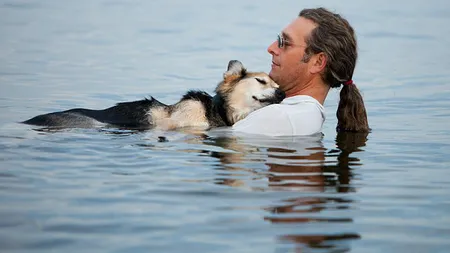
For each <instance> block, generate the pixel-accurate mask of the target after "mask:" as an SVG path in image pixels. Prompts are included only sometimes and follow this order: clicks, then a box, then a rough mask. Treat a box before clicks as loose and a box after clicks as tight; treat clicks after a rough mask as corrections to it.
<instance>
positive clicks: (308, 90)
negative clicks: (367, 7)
mask: <svg viewBox="0 0 450 253" xmlns="http://www.w3.org/2000/svg"><path fill="white" fill-rule="evenodd" d="M267 51H268V52H269V53H270V54H271V55H272V69H271V71H270V74H269V75H270V77H271V78H272V79H273V80H274V81H275V82H277V83H278V84H279V85H280V88H281V89H282V90H284V91H285V92H286V99H285V100H283V102H281V104H276V105H270V106H267V107H264V108H262V109H260V110H257V111H255V112H253V113H251V114H250V115H249V116H248V117H247V118H245V119H243V120H241V121H239V122H237V123H236V124H235V125H233V129H234V130H236V131H238V132H247V133H254V134H264V135H271V136H284V135H311V134H315V133H319V132H321V131H322V125H323V122H324V121H325V113H324V107H323V103H324V102H325V99H326V97H327V94H328V91H329V90H330V88H339V87H340V86H341V84H342V85H343V87H342V89H341V92H340V102H339V106H338V110H337V113H336V115H337V118H338V125H337V131H355V132H368V131H369V130H370V129H369V125H368V122H367V114H366V110H365V107H364V102H363V99H362V97H361V94H360V93H359V90H358V88H357V87H356V86H355V84H354V83H353V81H352V76H353V71H354V69H355V65H356V58H357V43H356V37H355V33H354V30H353V28H352V27H351V26H350V24H349V23H348V21H347V20H345V19H344V18H343V17H341V16H340V15H338V14H335V13H332V12H330V11H328V10H327V9H324V8H317V9H304V10H302V11H301V12H300V14H299V16H298V17H297V18H296V19H295V20H293V21H292V22H291V23H290V24H289V25H288V26H287V27H285V28H284V29H283V31H282V32H281V34H279V35H278V39H277V41H275V42H273V43H272V44H271V45H270V46H269V48H268V49H267Z"/></svg>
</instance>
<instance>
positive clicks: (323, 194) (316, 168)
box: [208, 132, 367, 251]
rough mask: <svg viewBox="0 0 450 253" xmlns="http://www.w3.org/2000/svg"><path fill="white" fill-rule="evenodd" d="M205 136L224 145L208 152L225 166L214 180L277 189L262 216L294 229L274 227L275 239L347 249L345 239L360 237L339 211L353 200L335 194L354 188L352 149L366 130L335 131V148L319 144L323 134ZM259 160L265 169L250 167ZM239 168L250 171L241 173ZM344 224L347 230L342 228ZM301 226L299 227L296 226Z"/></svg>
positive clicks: (362, 142) (363, 139)
mask: <svg viewBox="0 0 450 253" xmlns="http://www.w3.org/2000/svg"><path fill="white" fill-rule="evenodd" d="M208 140H209V141H208V144H209V145H211V140H215V144H214V145H217V146H220V147H222V148H225V150H228V151H227V152H213V153H211V155H212V156H213V157H217V158H218V159H219V160H220V162H221V163H222V165H223V168H222V169H223V170H227V171H228V173H218V175H219V176H218V178H217V179H216V180H215V182H216V183H217V184H222V185H228V186H231V187H239V188H247V189H253V190H254V191H261V190H263V191H272V192H273V191H280V198H279V199H277V200H276V201H272V202H271V203H272V205H269V206H264V209H265V210H267V211H268V212H267V213H266V214H265V215H264V220H265V221H267V222H270V223H271V224H273V225H274V226H277V225H278V224H280V225H281V227H283V228H285V227H287V228H292V230H291V229H286V230H284V229H280V230H277V231H279V232H278V234H277V239H278V240H281V241H289V242H293V243H295V244H296V245H297V247H298V249H299V250H303V249H304V248H324V247H326V248H329V249H334V250H336V251H348V250H349V249H350V246H349V244H348V242H346V241H348V240H356V239H359V238H360V235H359V234H358V233H355V232H351V231H349V226H348V225H349V224H351V223H353V217H352V213H351V211H350V212H347V211H345V212H340V211H339V210H346V209H350V208H351V207H352V205H355V203H353V200H352V198H351V196H350V195H346V194H344V195H342V194H336V193H347V192H353V191H354V190H355V189H354V188H353V187H352V185H351V180H352V174H353V173H352V169H351V168H350V166H351V165H353V166H358V165H360V161H359V159H358V158H356V157H350V154H352V153H353V152H358V151H361V150H360V148H361V147H362V146H364V145H365V143H366V140H367V133H351V132H341V133H338V135H337V137H336V146H337V148H338V149H339V150H331V151H327V150H326V149H325V148H324V147H323V144H322V141H321V136H304V137H299V136H298V137H279V138H252V137H251V136H248V137H242V138H239V139H238V138H236V137H235V136H234V137H228V138H217V137H215V138H212V139H208ZM229 150H233V151H237V152H229ZM261 162H264V164H265V165H267V166H268V171H267V172H266V171H265V170H263V171H259V170H257V169H256V170H254V169H251V168H253V166H252V165H254V164H260V163H261ZM243 172H244V173H245V174H250V175H251V176H250V177H244V178H243V174H242V173H243ZM222 175H226V177H224V176H222ZM264 177H267V179H266V181H267V182H268V185H267V187H261V186H260V184H258V186H259V187H255V188H253V187H252V184H253V182H252V181H253V180H255V181H263V179H262V178H264ZM308 192H309V193H310V194H308ZM287 195H289V196H287ZM271 196H272V195H271ZM289 225H293V226H289ZM342 225H345V226H346V228H347V229H346V231H345V232H342V233H341V231H342V230H340V227H341V226H342ZM300 226H302V228H301V229H294V228H296V227H300ZM317 227H322V228H327V229H328V230H326V231H325V230H324V231H323V232H319V233H318V232H315V231H317V230H315V228H317ZM320 231H322V230H320ZM333 231H334V232H333ZM335 231H339V232H335Z"/></svg>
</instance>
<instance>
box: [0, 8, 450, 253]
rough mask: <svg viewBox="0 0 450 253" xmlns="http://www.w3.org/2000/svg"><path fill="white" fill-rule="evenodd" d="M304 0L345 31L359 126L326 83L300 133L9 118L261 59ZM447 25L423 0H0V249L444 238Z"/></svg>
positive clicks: (94, 104) (174, 85) (173, 90)
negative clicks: (81, 125)
mask: <svg viewBox="0 0 450 253" xmlns="http://www.w3.org/2000/svg"><path fill="white" fill-rule="evenodd" d="M318 5H324V6H326V7H328V8H330V9H333V10H336V11H338V12H340V13H342V14H343V15H344V16H345V17H347V18H348V19H349V21H350V22H351V23H352V24H353V26H354V27H355V29H356V31H357V35H358V39H359V53H360V57H359V61H358V66H357V69H356V72H355V76H354V80H355V82H356V83H357V84H358V86H359V87H360V89H361V91H362V92H363V94H364V98H365V102H366V106H367V110H368V114H369V120H370V124H371V127H372V128H373V132H372V133H370V134H369V135H361V134H356V135H355V134H341V135H336V133H335V131H334V127H335V125H336V119H335V116H334V113H335V110H336V105H337V101H338V91H333V92H331V93H330V96H329V98H328V99H327V101H326V104H325V107H326V110H327V112H326V113H327V121H326V123H325V126H324V129H323V135H319V136H311V137H289V138H261V137H257V136H240V135H236V134H233V133H231V132H230V131H229V130H227V129H218V130H214V131H208V132H199V131H193V130H186V131H174V132H161V131H145V132H133V131H126V130H118V129H97V130H86V129H84V130H83V129H73V130H64V131H56V132H48V131H47V132H46V131H42V130H40V129H38V128H34V127H30V126H25V125H21V124H18V123H16V122H18V121H21V120H25V119H27V118H30V117H32V116H35V115H37V114H40V113H46V112H51V111H56V110H64V109H69V108H73V107H88V108H104V107H108V106H111V105H113V104H114V103H116V102H121V101H130V100H136V99H141V98H143V97H145V96H149V95H153V96H155V97H157V98H158V99H159V100H161V101H163V102H166V103H173V102H175V101H176V100H177V99H179V97H180V96H181V95H182V93H183V92H184V91H186V90H188V89H203V90H206V91H208V92H211V93H212V91H213V89H214V87H215V85H216V84H217V83H218V81H219V80H220V79H221V77H222V73H223V72H224V71H225V68H226V65H227V63H228V61H229V60H231V59H239V60H241V61H242V62H243V63H244V65H246V66H247V67H248V69H250V70H258V71H261V70H262V71H269V65H270V55H269V54H267V53H266V51H265V50H266V47H267V46H268V45H269V44H270V43H271V42H272V41H273V40H274V39H275V37H276V34H277V33H278V32H279V31H280V30H281V29H282V28H283V27H284V26H285V25H286V24H287V23H288V22H290V21H291V20H292V19H293V18H294V17H295V16H296V15H297V13H298V11H300V10H301V9H302V8H304V7H316V6H318ZM449 24H450V5H449V4H448V2H447V1H438V0H431V1H426V2H422V1H410V2H409V3H406V2H405V3H400V2H398V3H397V2H394V1H387V0H383V1H375V2H374V1H370V2H367V1H355V0H352V1H331V0H329V1H322V2H320V3H319V2H317V1H300V2H299V1H285V0H284V1H278V2H276V3H275V2H274V1H258V2H256V1H237V0H231V1H206V0H199V1H181V0H178V1H177V0H173V1H162V0H153V1H137V0H136V1H120V0H95V1H94V0H83V1H56V0H47V1H31V0H8V1H6V0H0V34H1V36H0V151H1V152H0V164H1V166H0V251H1V252H67V253H69V252H80V251H81V252H450V249H449V246H450V216H449V214H450V197H449V192H450V177H449V172H448V171H447V170H448V167H449V165H450V153H449V150H450V137H449V136H450V130H449V125H450V124H449V116H450V112H449V109H450V102H449V101H450V100H449V99H448V97H450V74H449V68H450V60H449V59H450V50H449V49H448V45H450V35H449V34H450V26H449ZM269 123H270V122H269ZM160 136H164V137H165V138H166V141H161V139H160V138H159V137H160Z"/></svg>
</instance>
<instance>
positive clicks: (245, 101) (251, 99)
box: [216, 60, 286, 124]
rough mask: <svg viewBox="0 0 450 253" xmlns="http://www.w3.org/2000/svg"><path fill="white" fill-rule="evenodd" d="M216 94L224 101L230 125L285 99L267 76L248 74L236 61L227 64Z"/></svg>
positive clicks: (282, 93)
mask: <svg viewBox="0 0 450 253" xmlns="http://www.w3.org/2000/svg"><path fill="white" fill-rule="evenodd" d="M216 93H217V94H218V95H219V96H221V97H222V98H223V100H224V109H225V110H226V112H227V118H228V121H229V122H230V123H231V124H234V123H236V122H237V121H239V120H241V119H243V118H245V117H246V116H247V115H248V114H249V113H251V112H253V111H255V110H257V109H260V108H262V107H264V106H267V105H270V104H278V103H280V102H281V101H282V100H283V99H284V98H285V97H286V95H285V93H284V92H283V91H282V90H280V89H279V86H278V84H277V83H275V82H274V81H273V80H272V79H271V78H270V77H269V75H268V74H266V73H264V72H248V71H247V70H246V69H245V68H244V65H242V63H241V62H240V61H237V60H232V61H230V62H229V63H228V69H227V71H226V72H225V73H224V74H223V81H222V82H220V83H219V85H218V86H217V88H216Z"/></svg>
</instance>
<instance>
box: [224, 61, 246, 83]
mask: <svg viewBox="0 0 450 253" xmlns="http://www.w3.org/2000/svg"><path fill="white" fill-rule="evenodd" d="M246 74H247V70H246V69H245V67H244V65H243V64H242V62H240V61H238V60H231V61H230V62H228V69H227V71H226V72H225V73H224V74H223V80H224V81H225V82H231V81H233V80H235V79H237V78H242V77H243V76H245V75H246Z"/></svg>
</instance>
